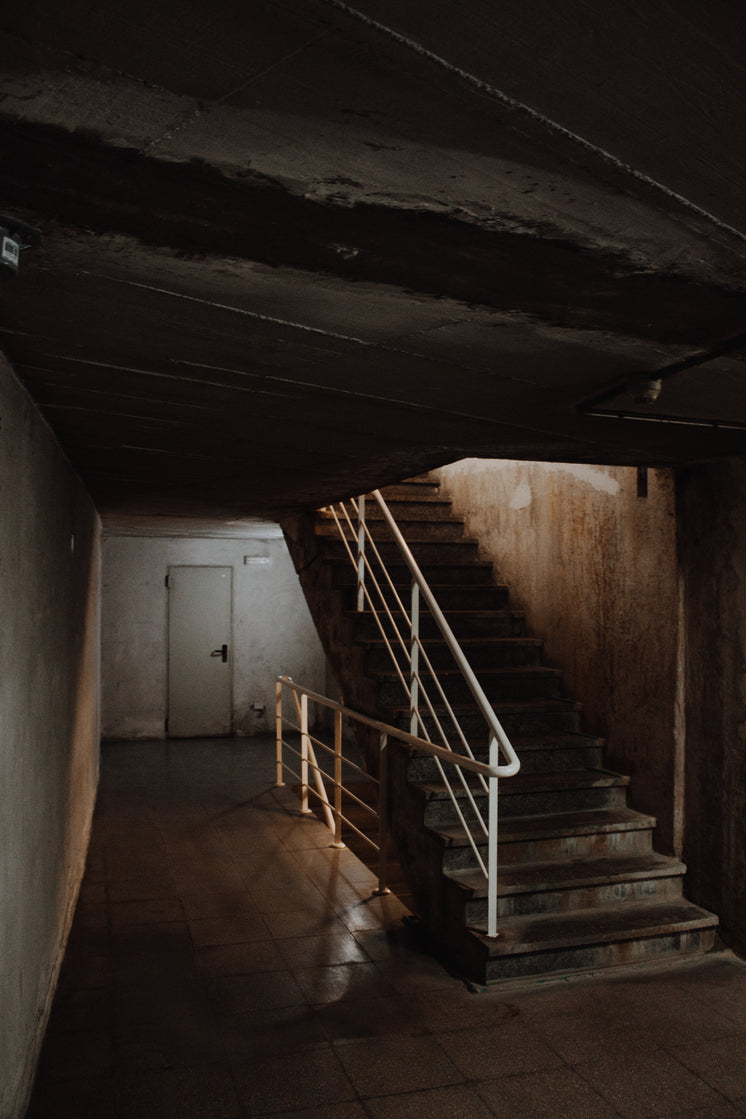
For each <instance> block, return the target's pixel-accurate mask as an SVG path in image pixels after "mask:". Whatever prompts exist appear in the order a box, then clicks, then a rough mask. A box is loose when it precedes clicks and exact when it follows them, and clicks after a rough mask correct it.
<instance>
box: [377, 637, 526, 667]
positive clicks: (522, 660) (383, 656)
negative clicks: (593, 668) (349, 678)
mask: <svg viewBox="0 0 746 1119" xmlns="http://www.w3.org/2000/svg"><path fill="white" fill-rule="evenodd" d="M386 632H387V633H388V632H389V630H388V628H387V629H386ZM400 632H401V630H400ZM403 636H405V639H406V635H403ZM390 640H391V641H392V645H393V640H394V639H392V638H390ZM397 645H398V639H397ZM398 648H399V649H401V646H400V645H398ZM540 653H541V647H540V646H539V645H536V644H534V643H530V642H525V643H524V642H516V641H509V642H506V643H504V644H497V643H485V644H484V645H469V646H467V647H466V648H464V654H465V656H466V659H467V660H468V662H469V664H470V665H471V667H472V668H473V669H474V671H475V672H479V671H480V669H490V668H531V667H534V666H538V664H539V660H540ZM425 654H426V655H427V658H428V660H429V661H430V663H431V664H432V666H433V667H434V668H435V669H436V670H438V669H445V670H449V669H453V668H455V666H456V662H455V660H454V658H453V653H452V652H451V651H450V649H449V648H448V646H447V645H446V644H445V643H442V644H438V645H427V646H426V647H425V650H424V653H421V654H420V659H421V663H422V664H424V656H425ZM398 663H399V665H400V667H402V668H405V665H404V658H403V654H401V653H400V655H399V658H398ZM390 665H391V657H390V655H389V651H388V649H387V648H386V647H385V646H379V647H376V648H374V649H370V650H369V651H368V653H367V655H366V657H365V671H366V672H381V671H386V669H388V668H389V667H390ZM407 671H409V668H408V666H407V667H406V668H405V673H406V672H407Z"/></svg>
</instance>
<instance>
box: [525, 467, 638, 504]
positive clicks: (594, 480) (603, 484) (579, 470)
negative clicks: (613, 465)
mask: <svg viewBox="0 0 746 1119" xmlns="http://www.w3.org/2000/svg"><path fill="white" fill-rule="evenodd" d="M542 470H546V471H547V472H558V471H561V472H562V473H563V474H571V475H572V476H573V478H576V479H577V480H578V481H579V482H587V484H588V485H589V486H593V488H594V490H599V492H600V493H610V494H617V493H619V490H620V489H621V486H620V483H619V482H618V481H617V480H616V478H612V477H610V476H609V475H608V474H607V473H606V472H605V471H604V470H600V469H598V467H594V466H583V465H582V464H580V465H573V464H568V463H561V462H548V463H544V464H543V465H542ZM519 488H520V487H519ZM512 508H514V509H515V508H521V506H515V505H512Z"/></svg>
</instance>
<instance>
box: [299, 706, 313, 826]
mask: <svg viewBox="0 0 746 1119" xmlns="http://www.w3.org/2000/svg"><path fill="white" fill-rule="evenodd" d="M310 746H311V739H310V737H309V735H308V696H307V695H306V693H305V692H304V693H303V694H302V695H301V697H300V794H301V795H300V810H301V812H302V813H303V814H304V815H305V816H310V815H311V814H312V810H311V809H310V808H309V807H308V755H309V752H310Z"/></svg>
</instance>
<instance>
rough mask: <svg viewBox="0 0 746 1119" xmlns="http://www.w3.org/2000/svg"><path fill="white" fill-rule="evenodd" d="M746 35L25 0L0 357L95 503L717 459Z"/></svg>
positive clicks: (548, 13) (560, 7)
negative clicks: (482, 465) (495, 470)
mask: <svg viewBox="0 0 746 1119" xmlns="http://www.w3.org/2000/svg"><path fill="white" fill-rule="evenodd" d="M745 32H746V14H744V7H743V5H741V4H736V3H734V2H730V0H710V2H709V3H708V4H707V5H703V4H701V2H700V0H697V2H696V3H695V2H694V0H670V2H667V0H611V2H609V3H606V2H604V3H598V4H588V3H587V0H567V2H566V3H564V4H557V3H556V0H524V2H522V3H521V4H495V3H494V0H472V2H471V3H470V4H468V5H464V4H459V3H457V2H456V0H358V2H357V3H355V4H354V5H348V4H345V3H342V2H341V0H265V2H260V0H253V2H252V0H250V2H248V3H246V2H245V0H244V2H243V3H236V2H233V0H214V2H212V3H210V4H207V3H204V2H201V3H200V2H199V0H175V2H172V3H170V4H169V5H158V4H153V3H151V2H150V0H148V2H147V3H146V2H145V0H136V2H125V3H124V4H122V3H121V2H119V3H113V2H112V0H95V2H94V0H66V2H65V3H64V4H59V3H52V2H51V0H25V2H24V4H19V5H16V6H15V7H14V8H13V9H12V10H8V11H6V12H5V14H4V16H3V23H2V34H1V36H0V57H1V58H2V85H1V87H0V89H1V92H2V100H1V101H0V137H1V141H2V153H3V157H2V162H1V163H0V212H1V213H4V214H6V215H9V216H10V217H13V218H17V219H21V220H23V221H25V222H27V223H29V224H30V225H31V226H33V227H35V228H36V229H37V230H38V231H39V233H40V238H39V241H38V244H36V245H35V246H34V247H31V248H29V249H28V250H25V251H24V252H23V253H22V254H21V266H20V269H19V272H18V274H17V275H15V276H13V277H11V278H9V279H7V280H6V281H5V282H3V284H2V287H0V303H1V304H2V310H1V311H0V348H2V349H3V350H4V352H5V353H6V355H7V356H8V358H9V360H10V361H11V363H12V365H13V367H14V368H15V370H16V372H17V374H18V376H19V377H20V378H21V379H22V381H23V382H24V383H25V384H26V385H27V387H28V388H29V390H30V391H31V393H32V394H33V396H34V398H35V399H36V401H37V402H38V404H39V406H40V408H41V409H42V411H43V413H44V415H45V416H46V417H47V419H48V420H49V422H50V424H51V425H52V427H53V429H54V430H55V432H56V433H57V436H58V438H59V440H60V442H61V443H62V444H63V446H64V447H65V449H66V450H67V453H68V454H69V456H70V458H71V459H72V461H73V462H74V464H75V465H76V467H77V468H78V470H79V471H80V473H81V475H82V476H83V478H84V479H85V480H86V482H87V484H88V486H89V488H90V489H91V492H92V493H93V495H94V498H95V500H96V502H97V504H98V506H99V508H100V509H101V510H102V512H104V513H105V514H106V513H109V514H115V513H116V514H118V515H142V514H162V515H177V516H181V515H194V516H203V517H204V516H209V517H225V518H235V517H236V516H241V517H242V516H246V515H267V516H276V515H279V514H281V512H282V511H283V510H287V509H293V508H299V507H303V506H312V505H316V504H321V503H323V502H325V501H327V500H330V499H332V498H336V497H338V496H341V495H343V494H348V493H352V492H359V491H361V490H363V489H367V488H369V487H371V486H373V485H376V484H383V483H385V482H387V481H392V480H394V479H396V478H401V477H405V476H407V475H411V474H413V473H417V472H419V471H421V470H424V469H426V468H428V467H431V466H435V465H438V464H442V463H445V462H450V461H453V460H454V459H457V458H460V457H462V456H464V455H489V456H498V457H508V458H531V459H546V460H556V461H568V462H599V463H600V462H607V463H627V464H634V465H638V464H646V463H647V464H660V465H671V464H677V463H686V462H694V461H698V460H703V459H709V458H713V457H718V456H723V455H732V454H743V453H746V393H744V376H745V375H746V348H745V344H746V338H745V337H744V335H746V304H745V302H744V292H745V290H746V269H745V266H744V265H745V258H746V192H744V170H745V165H746V143H744V113H743V105H744V102H745V100H746V71H745V69H744V61H743V60H744V58H745V57H746V50H745V48H746V34H745ZM0 224H2V221H1V219H0ZM638 374H645V375H646V376H648V377H653V378H654V377H656V376H658V375H660V376H661V378H662V392H661V395H660V398H659V399H658V400H657V401H656V402H655V404H653V405H643V404H639V403H635V401H634V400H633V397H632V395H631V394H630V392H629V391H628V387H629V384H630V379H631V378H632V379H633V378H634V377H635V376H636V375H638ZM594 402H595V403H594ZM584 406H585V407H584ZM589 407H590V410H591V411H594V410H595V411H599V412H608V413H611V414H613V416H614V417H615V418H609V417H608V416H603V415H598V416H594V415H589V414H588V410H589ZM620 413H621V414H622V415H623V416H626V417H627V418H618V415H619V414H620ZM635 415H644V417H645V420H646V422H642V420H641V419H637V418H635ZM671 419H675V420H679V421H681V420H683V421H686V422H683V423H682V422H677V423H671V422H664V420H665V421H670V420H671ZM700 421H707V422H705V423H704V424H702V423H700ZM709 421H714V422H715V423H710V422H709Z"/></svg>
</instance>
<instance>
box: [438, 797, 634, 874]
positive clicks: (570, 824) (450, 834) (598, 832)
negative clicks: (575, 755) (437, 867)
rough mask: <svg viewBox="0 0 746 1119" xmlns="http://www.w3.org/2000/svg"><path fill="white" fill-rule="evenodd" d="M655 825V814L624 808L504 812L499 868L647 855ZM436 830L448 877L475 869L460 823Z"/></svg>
mask: <svg viewBox="0 0 746 1119" xmlns="http://www.w3.org/2000/svg"><path fill="white" fill-rule="evenodd" d="M654 827H655V817H654V816H647V815H645V814H643V813H641V812H635V811H634V810H633V809H631V808H626V807H619V806H617V807H609V808H595V809H585V810H583V811H578V812H553V813H540V814H537V815H531V816H507V815H505V814H503V815H502V816H501V818H500V820H499V823H498V845H499V850H500V865H501V866H518V865H524V864H526V863H547V862H555V861H557V860H573V859H585V858H589V859H598V858H610V857H613V856H616V855H634V854H647V853H649V852H650V850H651V841H652V833H653V829H654ZM431 830H432V831H434V832H435V833H436V834H437V835H439V836H440V838H441V840H442V841H443V843H444V844H445V851H444V856H443V866H444V869H445V870H446V871H447V872H448V873H450V872H451V871H453V870H463V869H466V868H468V867H470V866H473V865H474V852H473V850H472V847H471V844H470V842H469V840H468V838H467V836H466V834H465V832H464V829H463V828H462V827H461V826H460V825H459V824H456V823H448V824H439V825H438V826H437V827H434V828H432V829H431ZM477 847H478V848H479V849H480V850H483V849H485V843H484V842H481V841H480V842H479V843H478V844H477Z"/></svg>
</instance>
